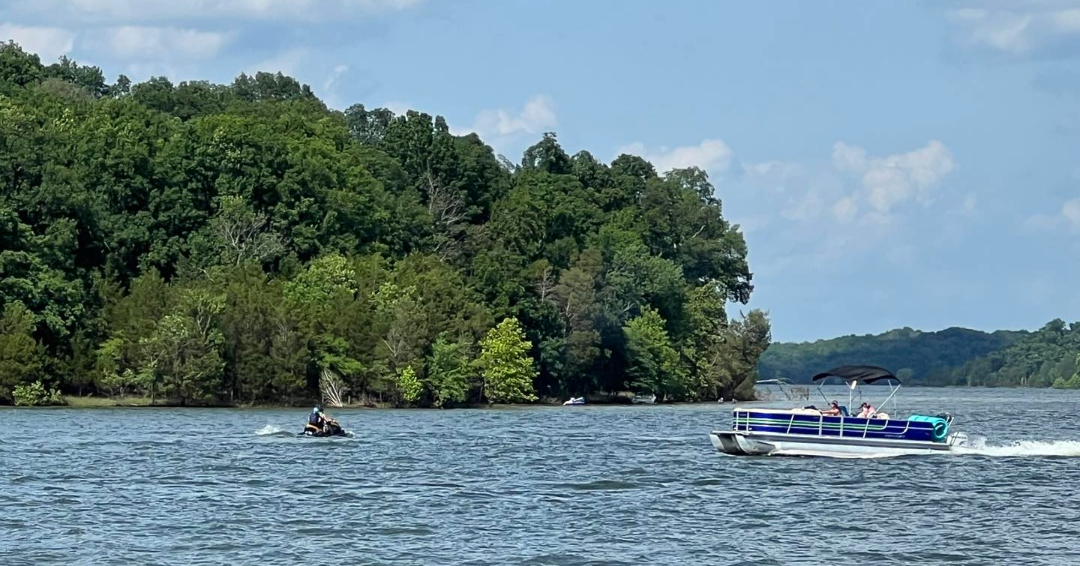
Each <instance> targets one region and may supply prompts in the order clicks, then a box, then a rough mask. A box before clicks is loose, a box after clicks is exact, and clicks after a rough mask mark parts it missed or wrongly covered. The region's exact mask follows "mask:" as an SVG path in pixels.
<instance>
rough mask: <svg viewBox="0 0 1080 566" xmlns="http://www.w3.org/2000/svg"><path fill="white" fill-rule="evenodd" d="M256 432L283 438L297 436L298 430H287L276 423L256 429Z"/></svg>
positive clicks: (260, 434)
mask: <svg viewBox="0 0 1080 566" xmlns="http://www.w3.org/2000/svg"><path fill="white" fill-rule="evenodd" d="M255 434H257V435H259V436H280V437H282V438H285V437H295V436H296V432H294V431H289V430H285V429H283V428H281V427H279V426H275V425H266V426H264V427H262V428H260V429H259V430H257V431H255Z"/></svg>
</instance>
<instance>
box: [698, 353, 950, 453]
mask: <svg viewBox="0 0 1080 566" xmlns="http://www.w3.org/2000/svg"><path fill="white" fill-rule="evenodd" d="M829 377H839V378H841V379H843V380H844V381H845V382H847V384H848V405H846V406H839V409H840V414H839V415H826V414H823V413H822V411H820V410H818V409H817V408H816V407H813V406H809V407H803V408H801V409H768V408H761V409H746V408H739V407H736V408H735V409H734V410H733V411H732V426H731V429H730V430H714V431H712V432H711V433H710V434H709V441H710V442H711V443H712V445H713V446H714V447H715V448H716V449H717V450H719V451H721V452H724V453H726V454H732V455H773V456H826V457H833V458H859V457H864V458H865V457H880V456H901V455H908V454H941V453H948V452H950V451H952V450H953V449H955V448H958V447H964V446H967V445H968V436H967V434H965V433H963V432H950V430H949V429H950V427H951V426H952V422H953V417H952V415H948V414H944V415H936V416H928V415H919V414H915V415H911V416H909V417H908V418H906V419H902V418H897V417H893V416H890V415H888V414H886V413H884V412H882V411H881V410H877V411H875V412H874V414H872V415H870V416H869V417H857V416H856V417H853V416H851V415H850V413H849V412H848V406H851V404H852V395H853V392H854V391H855V390H856V389H857V388H858V386H859V385H860V384H867V385H869V384H873V383H878V382H885V383H888V384H889V389H890V393H889V396H888V397H887V398H886V399H885V401H884V402H882V407H883V406H884V405H885V403H888V402H889V400H890V399H892V398H893V396H894V395H895V394H896V392H897V391H899V390H900V380H899V379H897V378H896V376H895V375H893V374H892V373H890V372H889V371H888V370H886V369H884V368H880V367H876V366H841V367H838V368H834V369H831V370H829V371H826V372H822V373H819V374H817V375H815V376H814V377H813V381H814V382H815V383H818V391H819V392H821V384H822V383H823V382H824V381H825V380H826V379H827V378H829ZM894 384H895V385H896V387H895V388H894V387H893V385H894ZM821 395H822V397H825V393H824V392H821ZM860 396H861V393H860ZM825 399H826V403H828V402H829V401H828V397H825ZM895 407H896V402H895V401H893V408H894V410H895Z"/></svg>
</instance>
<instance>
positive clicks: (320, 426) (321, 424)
mask: <svg viewBox="0 0 1080 566" xmlns="http://www.w3.org/2000/svg"><path fill="white" fill-rule="evenodd" d="M327 426H328V425H327V420H326V416H325V415H323V412H322V405H315V408H314V409H312V410H311V413H310V414H309V415H308V419H307V425H306V426H305V427H304V428H310V429H312V430H315V431H319V432H321V431H323V430H324V429H325V428H326V427H327Z"/></svg>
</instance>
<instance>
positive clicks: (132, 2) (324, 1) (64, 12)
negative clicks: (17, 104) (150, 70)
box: [13, 0, 424, 24]
mask: <svg viewBox="0 0 1080 566" xmlns="http://www.w3.org/2000/svg"><path fill="white" fill-rule="evenodd" d="M16 2H17V3H16V4H15V5H14V6H13V8H14V10H15V12H16V13H20V14H23V15H25V16H29V17H69V18H71V19H73V20H75V21H79V22H82V23H91V24H102V23H104V24H118V23H139V22H163V21H169V22H173V21H177V20H187V21H191V20H201V21H213V22H221V21H222V20H279V21H334V20H339V19H342V18H350V17H357V16H364V15H371V14H375V13H379V12H387V11H398V10H405V9H409V8H412V7H414V6H417V5H419V4H421V3H423V2H424V0H16Z"/></svg>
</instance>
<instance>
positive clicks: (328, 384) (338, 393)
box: [319, 368, 349, 407]
mask: <svg viewBox="0 0 1080 566" xmlns="http://www.w3.org/2000/svg"><path fill="white" fill-rule="evenodd" d="M348 390H349V389H348V388H347V387H345V385H344V384H343V383H342V382H341V379H340V378H339V377H338V376H337V374H336V373H334V371H333V370H331V369H330V368H324V369H323V370H322V375H321V376H320V378H319V391H320V392H321V393H322V398H323V403H325V404H327V405H330V406H331V407H343V406H344V405H345V404H344V403H342V402H341V397H342V396H343V395H344V394H345V393H346V392H347V391H348Z"/></svg>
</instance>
